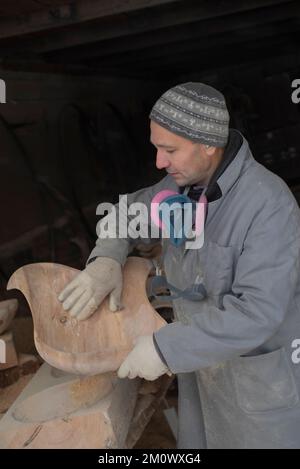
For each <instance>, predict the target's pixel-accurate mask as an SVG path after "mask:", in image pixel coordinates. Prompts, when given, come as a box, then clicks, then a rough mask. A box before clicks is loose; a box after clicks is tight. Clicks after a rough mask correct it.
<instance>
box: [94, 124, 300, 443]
mask: <svg viewBox="0 0 300 469" xmlns="http://www.w3.org/2000/svg"><path fill="white" fill-rule="evenodd" d="M233 132H236V131H233ZM217 184H218V186H219V188H220V190H221V196H220V197H219V198H218V199H217V200H214V201H211V202H209V203H208V211H207V218H206V222H205V233H204V245H203V247H201V248H200V249H197V250H194V249H188V250H187V249H185V245H182V246H180V247H175V246H173V245H172V244H171V243H170V242H164V245H165V255H164V268H165V272H166V276H167V279H168V281H169V282H170V283H171V284H172V285H175V286H176V287H177V288H180V289H185V288H188V287H190V286H191V285H193V283H194V282H195V280H196V278H199V274H200V275H202V274H203V277H204V278H203V283H204V286H205V288H206V291H207V297H206V298H205V299H203V300H200V301H192V300H189V299H187V298H184V297H183V298H178V299H176V300H174V302H173V304H174V312H175V321H174V322H173V323H172V324H168V325H166V326H165V327H163V328H162V329H160V330H159V331H158V332H156V333H155V340H156V343H157V345H158V347H159V349H160V352H161V354H162V356H163V357H164V359H165V361H166V363H167V364H168V366H169V368H170V370H171V371H172V372H173V373H176V374H177V376H178V385H179V433H178V448H300V402H299V393H300V363H299V364H297V363H296V362H297V360H294V361H293V360H292V354H293V352H295V349H294V348H293V346H292V345H295V343H294V344H293V341H294V340H295V339H300V278H299V274H300V265H299V261H300V211H299V208H298V205H297V202H296V201H295V199H294V197H293V195H292V194H291V192H290V190H289V189H288V187H287V186H286V184H285V183H284V182H283V181H282V180H281V179H280V178H279V177H278V176H276V175H275V174H273V173H272V172H270V171H269V170H267V169H266V168H265V167H263V166H262V165H261V164H259V163H258V162H257V161H255V159H254V158H253V156H252V154H251V151H250V149H249V145H248V143H247V141H246V140H245V139H244V138H243V140H242V145H241V147H240V148H239V150H238V152H237V154H236V156H235V158H234V159H233V160H232V161H231V163H230V164H229V165H228V166H227V168H226V169H225V171H224V172H223V173H222V174H221V176H220V177H219V178H218V179H217ZM162 189H172V190H178V187H177V186H176V184H175V182H174V180H173V179H172V177H171V176H166V177H165V178H164V179H162V181H160V182H159V183H158V184H155V185H154V186H151V187H149V188H146V189H141V190H140V191H137V192H135V193H134V194H130V196H129V203H130V202H133V201H140V202H144V203H146V204H147V205H149V204H150V201H151V200H152V198H153V196H154V195H155V194H156V193H157V192H158V191H160V190H162ZM130 245H131V241H130V240H129V239H117V240H116V239H114V240H113V239H107V240H98V241H97V244H96V247H95V248H94V250H93V251H92V253H91V256H90V258H93V257H96V256H107V257H112V258H114V259H116V260H118V261H119V262H121V263H123V264H124V262H125V260H126V256H127V255H128V253H129V251H130ZM299 343H300V342H299ZM298 347H299V346H298ZM299 355H300V354H299Z"/></svg>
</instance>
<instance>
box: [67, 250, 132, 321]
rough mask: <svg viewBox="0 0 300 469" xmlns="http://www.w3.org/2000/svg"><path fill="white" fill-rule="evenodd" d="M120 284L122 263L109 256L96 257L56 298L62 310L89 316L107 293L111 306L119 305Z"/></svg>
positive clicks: (84, 316)
mask: <svg viewBox="0 0 300 469" xmlns="http://www.w3.org/2000/svg"><path fill="white" fill-rule="evenodd" d="M122 287H123V276H122V269H121V264H120V263H119V262H117V261H115V260H114V259H110V258H109V257H97V259H95V260H94V261H93V262H91V263H90V264H88V265H87V267H86V268H85V269H84V270H83V271H82V272H80V274H78V275H77V277H75V278H74V279H73V280H72V281H71V282H70V283H69V284H68V285H67V286H66V287H65V288H64V289H63V291H62V292H61V293H60V294H59V296H58V299H59V301H61V302H62V303H63V308H64V310H66V311H69V310H70V315H71V316H72V317H74V318H76V319H78V320H82V319H87V318H88V317H89V316H91V315H92V314H93V313H94V312H95V311H96V309H97V308H98V306H99V305H100V304H101V303H102V301H103V300H104V298H105V297H106V296H107V295H108V294H110V296H109V308H110V310H111V311H117V310H118V309H120V308H121V293H122Z"/></svg>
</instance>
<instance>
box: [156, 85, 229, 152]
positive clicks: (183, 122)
mask: <svg viewBox="0 0 300 469" xmlns="http://www.w3.org/2000/svg"><path fill="white" fill-rule="evenodd" d="M150 119H152V120H153V121H154V122H156V123H157V124H159V125H161V126H162V127H164V128H165V129H167V130H169V131H170V132H173V133H174V134H177V135H180V136H181V137H184V138H187V139H189V140H193V141H194V142H200V143H204V144H206V145H211V146H214V147H225V146H226V144H227V140H228V133H229V114H228V110H227V107H226V102H225V98H224V96H223V95H222V93H220V92H219V91H217V90H216V89H215V88H212V87H211V86H209V85H205V84H204V83H192V82H189V83H183V84H181V85H177V86H174V88H171V89H169V90H168V91H166V92H165V93H164V94H163V95H162V96H161V97H160V98H159V99H158V101H157V102H156V103H155V104H154V106H153V108H152V110H151V113H150Z"/></svg>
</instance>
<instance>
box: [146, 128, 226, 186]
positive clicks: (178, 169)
mask: <svg viewBox="0 0 300 469" xmlns="http://www.w3.org/2000/svg"><path fill="white" fill-rule="evenodd" d="M150 129H151V136H150V141H151V143H152V144H153V145H154V146H155V148H156V149H157V154H156V167H157V168H158V169H165V170H166V171H167V173H169V174H171V175H172V177H173V178H174V180H175V182H176V184H177V185H178V186H186V185H192V184H196V183H197V184H200V185H207V184H208V182H209V179H210V177H211V176H212V174H213V172H214V170H215V168H216V160H215V159H214V158H213V157H212V154H211V151H208V149H207V148H206V147H205V145H203V144H202V143H193V142H192V141H191V140H187V139H186V138H183V137H180V136H179V135H176V134H173V133H172V132H169V130H166V129H165V128H164V127H161V126H160V125H158V124H157V123H156V122H154V121H152V120H151V124H150ZM210 148H212V147H210ZM218 163H219V160H218Z"/></svg>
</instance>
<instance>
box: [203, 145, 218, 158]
mask: <svg viewBox="0 0 300 469" xmlns="http://www.w3.org/2000/svg"><path fill="white" fill-rule="evenodd" d="M215 151H216V147H211V146H210V145H205V152H206V154H207V155H209V156H211V155H213V154H214V153H215Z"/></svg>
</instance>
